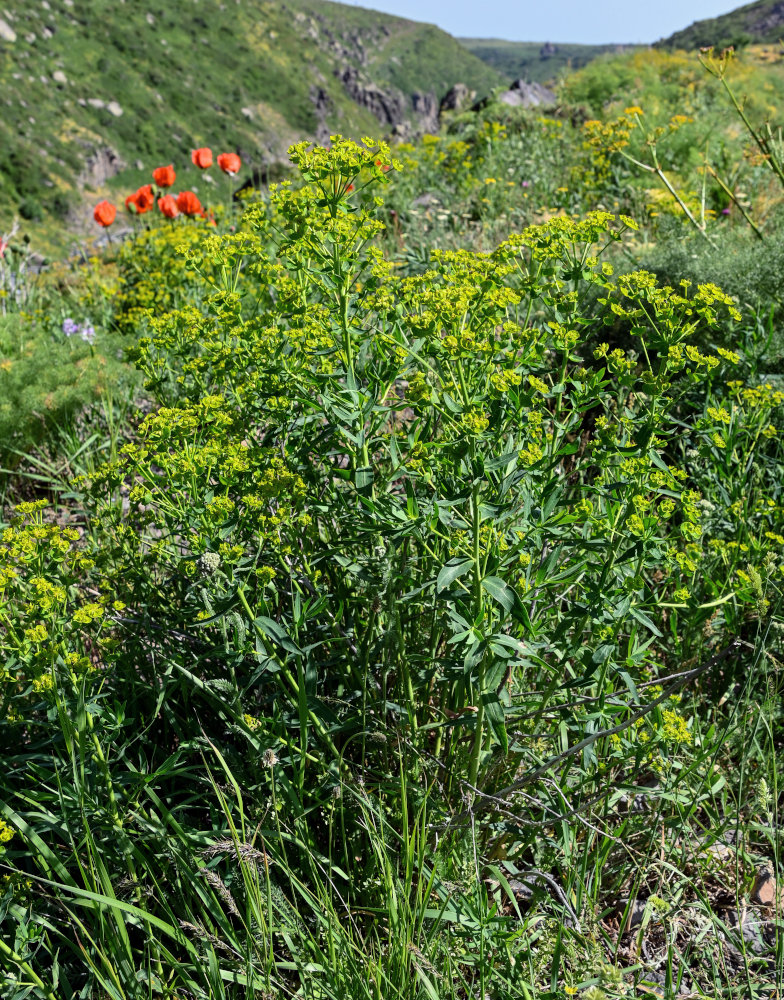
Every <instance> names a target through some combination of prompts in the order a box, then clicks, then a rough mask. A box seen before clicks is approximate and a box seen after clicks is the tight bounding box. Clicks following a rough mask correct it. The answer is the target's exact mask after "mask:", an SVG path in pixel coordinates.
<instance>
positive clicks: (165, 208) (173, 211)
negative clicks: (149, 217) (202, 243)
mask: <svg viewBox="0 0 784 1000" xmlns="http://www.w3.org/2000/svg"><path fill="white" fill-rule="evenodd" d="M158 209H159V210H160V213H161V215H165V216H166V218H167V219H176V218H177V216H178V215H179V214H180V210H179V208H178V207H177V199H176V198H175V197H174V195H173V194H165V195H164V196H163V198H159V199H158Z"/></svg>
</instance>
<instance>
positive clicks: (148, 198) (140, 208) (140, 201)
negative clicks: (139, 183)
mask: <svg viewBox="0 0 784 1000" xmlns="http://www.w3.org/2000/svg"><path fill="white" fill-rule="evenodd" d="M154 204H155V196H154V195H153V193H152V184H145V185H144V186H143V187H140V188H139V190H138V191H134V193H133V194H129V195H128V197H127V198H126V199H125V207H126V208H127V209H128V211H129V212H133V213H134V214H136V215H144V213H145V212H149V211H150V209H151V208H152V207H153V205H154Z"/></svg>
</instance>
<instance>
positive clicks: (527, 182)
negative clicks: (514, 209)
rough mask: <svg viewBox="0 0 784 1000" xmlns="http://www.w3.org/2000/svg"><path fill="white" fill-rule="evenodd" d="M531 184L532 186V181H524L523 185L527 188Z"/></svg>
mask: <svg viewBox="0 0 784 1000" xmlns="http://www.w3.org/2000/svg"><path fill="white" fill-rule="evenodd" d="M530 186H531V182H530V181H523V187H524V188H527V187H530Z"/></svg>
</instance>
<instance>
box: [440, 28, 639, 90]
mask: <svg viewBox="0 0 784 1000" xmlns="http://www.w3.org/2000/svg"><path fill="white" fill-rule="evenodd" d="M460 41H461V42H462V44H463V45H465V47H466V48H467V49H468V51H469V52H471V53H473V55H475V56H477V57H478V58H479V59H481V60H482V61H483V62H486V63H487V64H488V66H492V68H493V69H494V70H496V72H498V73H499V74H500V75H501V76H503V77H506V79H507V80H517V79H520V78H522V79H524V80H527V81H528V82H529V83H543V84H551V83H555V82H556V81H557V80H558V79H560V78H561V77H562V76H564V74H566V73H570V72H573V71H574V70H578V69H581V68H582V67H583V66H587V64H588V63H589V62H591V61H592V60H594V59H596V58H597V57H598V56H604V55H618V54H619V53H623V52H632V51H634V50H635V49H638V48H646V47H647V46H638V45H617V44H607V45H574V44H571V43H568V42H567V43H563V42H544V43H542V42H509V41H504V40H503V39H501V38H461V39H460Z"/></svg>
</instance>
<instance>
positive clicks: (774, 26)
mask: <svg viewBox="0 0 784 1000" xmlns="http://www.w3.org/2000/svg"><path fill="white" fill-rule="evenodd" d="M782 39H784V0H757V3H750V4H747V5H746V6H745V7H738V8H737V9H736V10H733V11H730V13H729V14H722V15H721V17H711V18H708V19H707V20H704V21H695V22H694V24H691V25H689V27H688V28H684V29H683V31H676V32H675V34H674V35H670V36H669V38H663V39H661V41H659V42H656V46H657V47H658V48H664V49H687V50H689V49H700V48H708V47H709V46H713V47H714V48H719V49H722V48H728V47H729V46H731V45H733V46H735V47H736V48H738V47H739V46H742V45H748V44H752V43H767V44H770V43H773V44H775V43H776V42H781V41H782Z"/></svg>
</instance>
